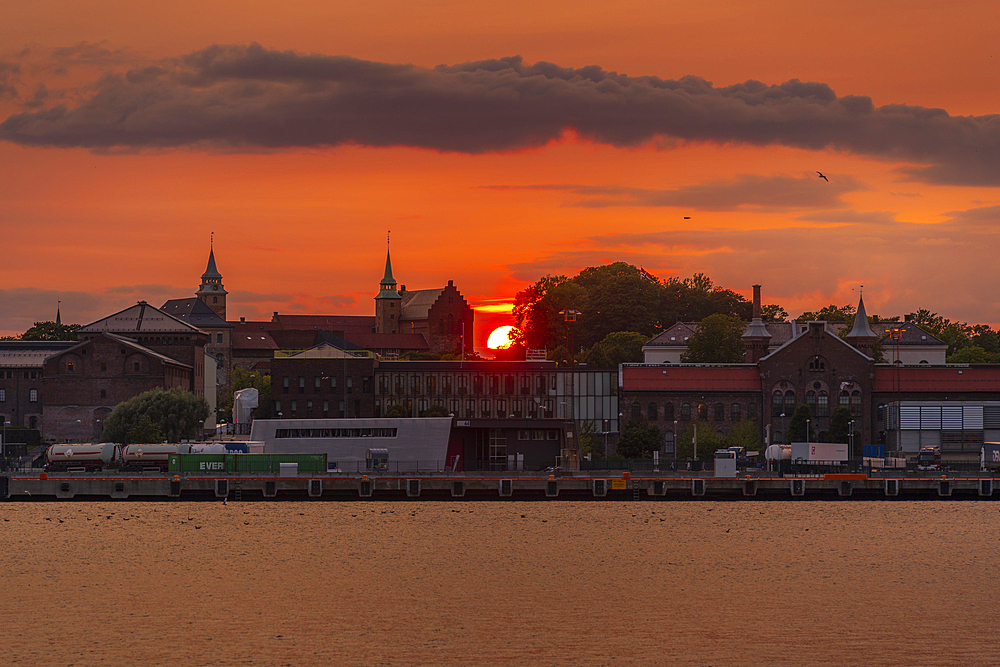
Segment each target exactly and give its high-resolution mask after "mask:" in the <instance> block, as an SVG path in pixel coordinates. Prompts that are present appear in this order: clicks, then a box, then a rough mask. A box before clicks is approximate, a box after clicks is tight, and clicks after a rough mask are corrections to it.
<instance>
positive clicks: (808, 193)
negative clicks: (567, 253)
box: [485, 174, 867, 211]
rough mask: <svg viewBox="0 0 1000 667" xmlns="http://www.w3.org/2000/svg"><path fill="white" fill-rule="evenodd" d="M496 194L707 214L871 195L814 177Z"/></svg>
mask: <svg viewBox="0 0 1000 667" xmlns="http://www.w3.org/2000/svg"><path fill="white" fill-rule="evenodd" d="M485 187H486V188H487V189H491V190H554V191H562V192H570V193H573V194H575V195H581V196H584V197H586V199H582V200H578V201H575V202H572V203H571V204H569V205H571V206H583V207H587V208H605V207H613V206H672V207H678V208H687V209H699V210H703V211H734V210H748V209H749V210H761V211H765V210H781V209H802V208H831V207H841V206H843V205H844V201H843V200H842V199H841V196H842V195H844V194H846V193H848V192H857V191H859V190H866V189H867V188H866V187H865V186H863V185H862V184H861V183H860V182H858V181H857V180H856V179H854V178H853V177H850V176H844V177H840V178H838V179H836V180H835V181H834V182H833V183H827V182H826V181H823V180H820V179H819V178H818V177H816V176H815V175H814V174H813V175H810V176H806V177H800V178H793V177H790V176H756V175H751V174H747V175H742V176H738V177H736V178H734V179H732V180H728V181H713V182H711V183H700V184H698V185H689V186H684V187H681V188H675V189H671V190H666V189H664V190H656V189H647V188H629V187H622V186H605V185H569V184H550V185H490V186H485Z"/></svg>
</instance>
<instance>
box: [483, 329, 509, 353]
mask: <svg viewBox="0 0 1000 667" xmlns="http://www.w3.org/2000/svg"><path fill="white" fill-rule="evenodd" d="M513 328H514V327H509V326H504V327H497V328H496V329H494V330H493V331H492V333H490V337H489V338H488V339H487V340H486V347H488V348H490V349H491V350H499V349H500V348H504V347H508V346H509V345H510V339H509V338H508V337H507V334H508V333H509V332H510V330H511V329H513Z"/></svg>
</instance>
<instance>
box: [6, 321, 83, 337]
mask: <svg viewBox="0 0 1000 667" xmlns="http://www.w3.org/2000/svg"><path fill="white" fill-rule="evenodd" d="M79 328H80V325H79V324H56V323H55V322H35V324H34V325H33V326H32V327H31V328H30V329H28V330H27V331H25V332H24V333H23V334H21V335H20V336H14V337H8V338H4V339H3V340H76V330H77V329H79Z"/></svg>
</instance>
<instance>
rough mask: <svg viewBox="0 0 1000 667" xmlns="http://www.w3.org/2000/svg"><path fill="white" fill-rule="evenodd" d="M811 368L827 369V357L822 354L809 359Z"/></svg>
mask: <svg viewBox="0 0 1000 667" xmlns="http://www.w3.org/2000/svg"><path fill="white" fill-rule="evenodd" d="M809 370H811V371H817V372H818V371H825V370H826V359H824V358H823V357H820V356H815V357H813V358H812V359H810V360H809Z"/></svg>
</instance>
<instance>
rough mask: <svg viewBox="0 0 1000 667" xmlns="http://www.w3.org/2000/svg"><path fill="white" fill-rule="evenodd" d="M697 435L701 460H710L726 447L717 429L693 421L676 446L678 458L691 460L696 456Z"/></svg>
mask: <svg viewBox="0 0 1000 667" xmlns="http://www.w3.org/2000/svg"><path fill="white" fill-rule="evenodd" d="M696 435H697V440H698V446H697V454H698V458H699V459H709V458H712V456H714V455H715V450H717V449H720V448H722V447H724V446H725V445H724V442H723V439H722V438H720V437H719V436H718V433H716V431H715V428H713V427H712V425H711V424H709V423H708V422H704V421H701V420H698V421H693V422H691V424H690V425H689V426H688V427H687V429H685V431H684V432H683V433H682V434H681V436H680V439H679V440H677V441H676V443H675V444H674V446H675V448H676V452H677V458H679V459H690V458H694V456H695V436H696Z"/></svg>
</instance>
